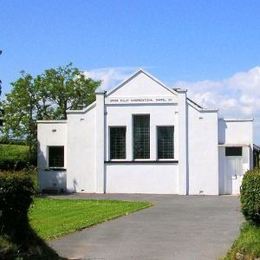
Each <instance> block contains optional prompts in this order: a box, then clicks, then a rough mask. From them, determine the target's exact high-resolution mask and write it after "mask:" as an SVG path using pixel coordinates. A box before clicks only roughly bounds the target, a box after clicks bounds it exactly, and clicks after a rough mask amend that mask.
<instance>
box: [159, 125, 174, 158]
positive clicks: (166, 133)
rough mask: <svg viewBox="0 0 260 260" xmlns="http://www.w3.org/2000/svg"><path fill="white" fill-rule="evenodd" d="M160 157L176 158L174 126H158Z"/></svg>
mask: <svg viewBox="0 0 260 260" xmlns="http://www.w3.org/2000/svg"><path fill="white" fill-rule="evenodd" d="M157 142H158V143H157V147H158V159H173V158H174V127H173V126H160V127H158V128H157Z"/></svg>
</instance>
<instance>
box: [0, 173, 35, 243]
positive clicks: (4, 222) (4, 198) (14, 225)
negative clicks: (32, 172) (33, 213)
mask: <svg viewBox="0 0 260 260" xmlns="http://www.w3.org/2000/svg"><path fill="white" fill-rule="evenodd" d="M34 193H35V190H34V183H33V181H32V178H31V176H29V175H28V174H26V173H21V172H19V173H9V172H7V173H1V174H0V209H1V216H0V230H1V231H2V232H3V233H5V234H7V235H8V236H10V237H12V239H14V240H17V241H21V240H22V239H23V238H24V237H25V236H26V235H27V231H28V225H29V224H28V223H29V222H28V216H27V213H28V210H29V207H30V205H31V203H32V201H33V195H34Z"/></svg>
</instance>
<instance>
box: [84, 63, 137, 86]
mask: <svg viewBox="0 0 260 260" xmlns="http://www.w3.org/2000/svg"><path fill="white" fill-rule="evenodd" d="M137 69H138V68H136V67H115V68H100V69H94V70H87V71H85V72H84V74H85V75H86V76H87V77H90V78H92V79H95V80H101V81H102V83H101V88H102V89H106V90H107V89H110V88H113V87H115V86H116V85H117V84H119V83H120V82H122V81H123V80H125V79H127V78H128V77H129V75H131V74H132V73H134V72H135V71H136V70H137Z"/></svg>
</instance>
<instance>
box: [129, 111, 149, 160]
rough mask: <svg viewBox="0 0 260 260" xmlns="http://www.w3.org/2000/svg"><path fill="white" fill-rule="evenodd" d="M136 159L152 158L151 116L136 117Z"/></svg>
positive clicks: (134, 119) (134, 124) (134, 117)
mask: <svg viewBox="0 0 260 260" xmlns="http://www.w3.org/2000/svg"><path fill="white" fill-rule="evenodd" d="M133 121H134V122H133V126H134V159H149V158H150V115H134V116H133Z"/></svg>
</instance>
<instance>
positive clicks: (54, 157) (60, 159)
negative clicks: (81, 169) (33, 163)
mask: <svg viewBox="0 0 260 260" xmlns="http://www.w3.org/2000/svg"><path fill="white" fill-rule="evenodd" d="M49 167H57V168H59V167H60V168H62V167H64V146H49Z"/></svg>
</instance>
